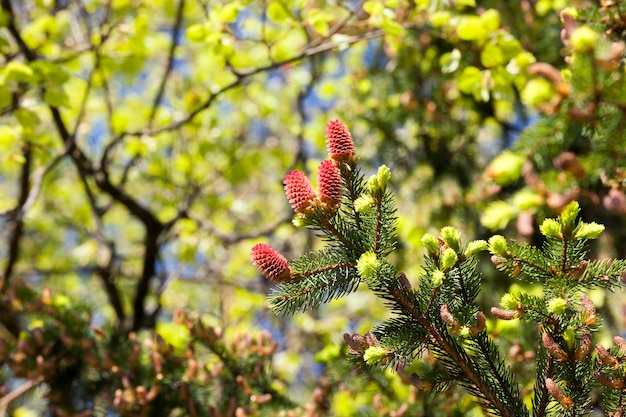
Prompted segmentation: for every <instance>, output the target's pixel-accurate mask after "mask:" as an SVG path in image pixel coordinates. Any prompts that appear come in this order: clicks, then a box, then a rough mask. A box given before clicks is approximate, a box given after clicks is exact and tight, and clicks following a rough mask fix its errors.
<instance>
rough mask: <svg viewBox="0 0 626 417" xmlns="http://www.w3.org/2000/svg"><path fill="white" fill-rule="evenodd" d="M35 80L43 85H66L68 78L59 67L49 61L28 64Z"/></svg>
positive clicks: (65, 72)
mask: <svg viewBox="0 0 626 417" xmlns="http://www.w3.org/2000/svg"><path fill="white" fill-rule="evenodd" d="M30 67H31V68H32V69H33V71H34V73H35V75H36V76H37V79H38V80H39V81H40V82H43V83H50V84H54V85H61V84H64V83H66V82H67V81H68V80H69V79H70V76H69V74H68V73H67V71H65V69H63V67H61V66H60V65H58V64H56V63H54V62H49V61H35V62H33V63H31V64H30Z"/></svg>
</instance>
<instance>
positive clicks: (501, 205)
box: [480, 201, 518, 231]
mask: <svg viewBox="0 0 626 417" xmlns="http://www.w3.org/2000/svg"><path fill="white" fill-rule="evenodd" d="M517 214H518V210H517V208H515V207H513V206H512V205H510V204H509V203H507V202H506V201H494V202H493V203H490V204H489V205H488V206H487V207H485V209H484V210H483V213H482V214H481V216H480V224H482V225H483V226H485V227H486V228H487V229H489V230H493V231H496V230H501V229H504V228H505V227H506V225H507V224H509V222H510V221H511V220H513V219H514V218H515V216H517Z"/></svg>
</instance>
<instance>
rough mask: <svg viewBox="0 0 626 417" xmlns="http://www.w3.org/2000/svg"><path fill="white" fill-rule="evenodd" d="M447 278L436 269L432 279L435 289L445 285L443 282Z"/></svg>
mask: <svg viewBox="0 0 626 417" xmlns="http://www.w3.org/2000/svg"><path fill="white" fill-rule="evenodd" d="M445 277H446V274H444V273H443V271H441V270H439V269H435V271H434V272H433V275H432V277H431V279H432V281H433V286H435V287H439V286H441V284H443V280H444V278H445Z"/></svg>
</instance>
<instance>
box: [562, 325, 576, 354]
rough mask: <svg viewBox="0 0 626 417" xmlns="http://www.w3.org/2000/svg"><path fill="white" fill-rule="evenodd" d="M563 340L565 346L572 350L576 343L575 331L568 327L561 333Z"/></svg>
mask: <svg viewBox="0 0 626 417" xmlns="http://www.w3.org/2000/svg"><path fill="white" fill-rule="evenodd" d="M563 340H565V343H566V344H567V347H568V348H570V349H572V348H573V347H574V344H575V343H576V330H575V329H574V328H573V327H568V328H567V329H565V331H564V332H563Z"/></svg>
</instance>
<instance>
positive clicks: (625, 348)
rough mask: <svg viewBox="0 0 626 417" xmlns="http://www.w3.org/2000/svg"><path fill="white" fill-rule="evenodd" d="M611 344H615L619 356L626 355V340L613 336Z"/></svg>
mask: <svg viewBox="0 0 626 417" xmlns="http://www.w3.org/2000/svg"><path fill="white" fill-rule="evenodd" d="M613 343H615V344H616V345H617V346H618V347H619V354H620V355H624V354H626V340H625V339H624V338H623V337H620V336H615V337H614V338H613Z"/></svg>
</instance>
